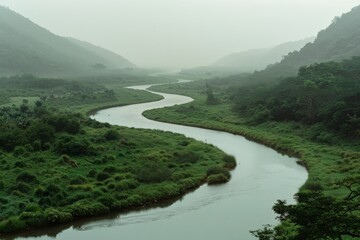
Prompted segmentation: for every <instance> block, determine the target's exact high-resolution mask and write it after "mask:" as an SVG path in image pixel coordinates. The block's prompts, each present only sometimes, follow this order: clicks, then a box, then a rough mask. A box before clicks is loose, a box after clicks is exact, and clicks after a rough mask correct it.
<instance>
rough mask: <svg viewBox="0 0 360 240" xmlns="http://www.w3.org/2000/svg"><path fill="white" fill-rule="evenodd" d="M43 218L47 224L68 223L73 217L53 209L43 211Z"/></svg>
mask: <svg viewBox="0 0 360 240" xmlns="http://www.w3.org/2000/svg"><path fill="white" fill-rule="evenodd" d="M45 218H46V221H47V222H48V223H65V222H70V221H71V220H72V219H73V216H72V215H71V214H70V213H67V212H61V211H59V210H57V209H54V208H48V209H46V210H45Z"/></svg>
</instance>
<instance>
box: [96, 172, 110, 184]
mask: <svg viewBox="0 0 360 240" xmlns="http://www.w3.org/2000/svg"><path fill="white" fill-rule="evenodd" d="M110 177H111V176H110V174H108V173H106V172H101V173H98V175H97V176H96V180H98V181H99V182H102V181H105V180H106V179H108V178H110Z"/></svg>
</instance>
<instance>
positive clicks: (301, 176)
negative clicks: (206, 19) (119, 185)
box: [18, 85, 307, 240]
mask: <svg viewBox="0 0 360 240" xmlns="http://www.w3.org/2000/svg"><path fill="white" fill-rule="evenodd" d="M149 86H150V85H146V86H145V85H144V86H136V87H132V88H134V89H147V88H148V87H149ZM158 94H160V95H162V96H164V99H163V100H161V101H158V102H151V103H143V104H135V105H130V106H123V107H115V108H109V109H105V110H101V111H99V112H98V113H97V114H95V115H94V116H93V118H94V119H96V120H98V121H100V122H108V123H110V124H114V125H120V126H127V127H135V128H149V129H158V130H164V131H171V132H175V133H181V134H184V135H186V136H188V137H191V138H194V139H197V140H200V141H203V142H206V143H209V144H213V145H215V146H217V147H218V148H220V149H221V150H223V151H224V152H226V153H228V154H231V155H233V156H235V158H236V160H237V163H238V166H237V168H236V169H235V170H234V171H233V172H232V178H231V181H230V182H229V183H227V184H224V185H219V186H207V185H204V186H202V187H200V188H198V189H197V190H196V191H194V192H192V193H189V194H187V195H185V196H184V197H183V198H181V199H180V200H178V201H176V202H175V203H168V204H165V205H163V206H159V207H156V208H152V209H147V210H141V211H139V210H138V211H132V212H128V213H122V214H113V215H110V216H107V217H102V218H97V219H90V220H85V221H83V222H77V223H75V224H73V225H65V226H57V227H54V228H51V229H48V230H46V231H36V232H33V233H32V235H33V236H37V237H36V239H52V238H54V237H56V239H77V240H82V239H84V240H91V239H104V240H105V239H125V240H145V239H146V240H170V239H171V240H190V239H191V240H192V239H194V240H202V239H204V240H205V239H206V240H219V239H224V240H250V239H254V238H253V237H252V236H251V234H250V233H249V230H254V229H258V228H260V227H261V226H262V225H263V224H276V222H275V220H274V218H275V215H274V213H273V211H272V210H271V208H272V206H273V204H274V203H275V202H276V200H277V199H286V200H288V201H289V202H293V195H294V194H295V193H296V192H297V191H298V189H299V187H300V186H301V185H302V184H303V183H304V182H305V181H306V178H307V173H306V171H305V169H304V168H303V167H301V166H299V165H298V164H296V159H295V158H290V157H288V156H285V155H281V154H279V153H277V152H276V151H274V150H272V149H270V148H268V147H265V146H263V145H260V144H257V143H254V142H251V141H248V140H246V139H245V138H244V137H241V136H238V135H234V134H229V133H225V132H220V131H213V130H207V129H200V128H195V127H186V126H181V125H174V124H168V123H160V122H156V121H152V120H148V119H146V118H145V117H143V116H142V112H144V111H146V110H149V109H154V108H161V107H165V106H172V105H175V104H184V103H187V102H190V101H192V99H191V98H189V97H185V96H180V95H174V94H163V93H158ZM18 239H22V238H18ZM26 239H35V237H30V238H26Z"/></svg>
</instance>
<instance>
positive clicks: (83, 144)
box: [54, 135, 95, 156]
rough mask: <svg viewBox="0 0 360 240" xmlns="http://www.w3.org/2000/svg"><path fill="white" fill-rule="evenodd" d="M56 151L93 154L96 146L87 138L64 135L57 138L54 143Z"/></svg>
mask: <svg viewBox="0 0 360 240" xmlns="http://www.w3.org/2000/svg"><path fill="white" fill-rule="evenodd" d="M54 148H55V151H56V152H58V153H61V154H69V155H75V156H77V155H92V154H94V153H95V151H94V148H92V147H91V143H90V142H89V141H88V140H87V139H83V138H80V137H75V136H70V135H63V136H61V137H59V138H58V139H57V141H56V142H55V144H54Z"/></svg>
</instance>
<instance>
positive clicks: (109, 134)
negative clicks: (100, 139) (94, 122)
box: [104, 129, 121, 141]
mask: <svg viewBox="0 0 360 240" xmlns="http://www.w3.org/2000/svg"><path fill="white" fill-rule="evenodd" d="M120 137H121V136H120V133H119V132H118V131H116V130H113V129H110V130H107V131H106V133H105V134H104V138H105V139H106V140H108V141H114V140H119V139H120Z"/></svg>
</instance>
